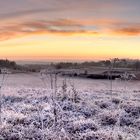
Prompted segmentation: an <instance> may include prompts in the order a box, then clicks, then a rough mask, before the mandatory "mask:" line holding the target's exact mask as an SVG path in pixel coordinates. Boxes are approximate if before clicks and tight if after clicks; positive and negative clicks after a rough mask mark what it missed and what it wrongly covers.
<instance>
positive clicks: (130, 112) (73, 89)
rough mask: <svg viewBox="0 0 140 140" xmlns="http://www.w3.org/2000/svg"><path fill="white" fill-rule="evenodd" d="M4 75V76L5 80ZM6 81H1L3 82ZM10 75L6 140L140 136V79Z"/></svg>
mask: <svg viewBox="0 0 140 140" xmlns="http://www.w3.org/2000/svg"><path fill="white" fill-rule="evenodd" d="M1 79H2V75H0V80H1ZM0 82H1V81H0ZM56 84H57V86H56V87H55V88H54V87H53V88H52V89H51V88H50V87H51V86H50V85H51V83H50V77H47V76H46V77H41V76H40V74H38V73H34V74H32V73H30V74H10V75H8V76H6V78H5V81H4V84H3V86H2V88H1V94H2V99H1V102H2V113H1V120H2V124H1V126H0V140H140V88H139V87H140V82H139V81H120V80H116V81H113V83H112V91H111V90H110V86H111V84H110V81H108V80H91V79H82V78H77V79H76V78H69V77H57V81H56Z"/></svg>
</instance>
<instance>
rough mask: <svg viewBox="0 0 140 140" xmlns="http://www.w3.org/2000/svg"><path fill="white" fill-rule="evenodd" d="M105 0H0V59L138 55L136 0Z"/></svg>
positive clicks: (139, 26)
mask: <svg viewBox="0 0 140 140" xmlns="http://www.w3.org/2000/svg"><path fill="white" fill-rule="evenodd" d="M109 1H110V2H109V3H105V1H104V0H102V1H97V0H87V1H84V0H75V1H74V0H71V2H69V6H68V7H67V8H66V6H67V4H68V1H67V0H62V1H61V2H59V3H58V1H56V0H52V1H49V0H40V1H38V0H34V1H33V0H25V1H24V2H19V1H17V0H5V1H2V2H1V1H0V9H1V10H0V20H1V23H0V58H8V59H13V60H28V59H30V60H47V59H49V60H53V59H58V60H68V59H69V60H98V59H107V58H115V57H119V58H133V59H137V58H138V59H140V21H139V14H138V12H140V10H139V6H138V4H140V1H138V0H134V1H133V3H132V1H130V0H124V1H123V2H122V1H118V2H114V1H113V0H109ZM79 2H80V3H79ZM5 5H7V8H3V7H4V6H5ZM72 9H73V10H72Z"/></svg>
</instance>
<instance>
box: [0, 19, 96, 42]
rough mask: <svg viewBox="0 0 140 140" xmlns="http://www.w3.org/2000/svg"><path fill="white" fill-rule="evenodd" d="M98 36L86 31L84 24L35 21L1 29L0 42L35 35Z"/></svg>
mask: <svg viewBox="0 0 140 140" xmlns="http://www.w3.org/2000/svg"><path fill="white" fill-rule="evenodd" d="M86 33H89V34H97V33H98V32H97V31H90V30H86V29H84V26H83V25H82V24H78V23H76V22H74V21H72V20H67V19H58V20H52V21H42V20H41V21H34V22H24V23H20V24H10V25H5V26H1V27H0V40H7V39H11V38H16V37H21V36H26V35H34V34H58V35H73V34H86Z"/></svg>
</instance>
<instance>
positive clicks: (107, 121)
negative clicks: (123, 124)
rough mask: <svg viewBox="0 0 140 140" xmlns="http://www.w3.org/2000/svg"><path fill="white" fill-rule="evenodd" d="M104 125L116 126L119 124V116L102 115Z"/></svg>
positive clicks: (101, 119) (106, 113) (111, 114)
mask: <svg viewBox="0 0 140 140" xmlns="http://www.w3.org/2000/svg"><path fill="white" fill-rule="evenodd" d="M100 121H101V124H102V125H115V124H116V122H117V114H116V113H114V112H104V113H102V114H100Z"/></svg>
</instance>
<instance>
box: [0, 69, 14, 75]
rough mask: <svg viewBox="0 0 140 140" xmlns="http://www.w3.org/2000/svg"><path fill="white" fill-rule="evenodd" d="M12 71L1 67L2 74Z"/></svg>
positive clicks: (0, 72)
mask: <svg viewBox="0 0 140 140" xmlns="http://www.w3.org/2000/svg"><path fill="white" fill-rule="evenodd" d="M11 73H12V72H11V71H10V70H9V69H7V68H1V69H0V74H11Z"/></svg>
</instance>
